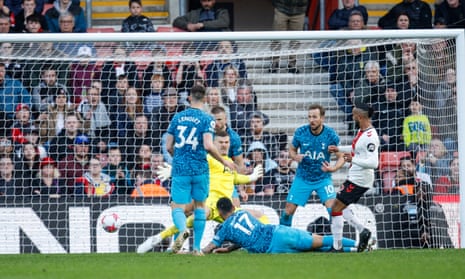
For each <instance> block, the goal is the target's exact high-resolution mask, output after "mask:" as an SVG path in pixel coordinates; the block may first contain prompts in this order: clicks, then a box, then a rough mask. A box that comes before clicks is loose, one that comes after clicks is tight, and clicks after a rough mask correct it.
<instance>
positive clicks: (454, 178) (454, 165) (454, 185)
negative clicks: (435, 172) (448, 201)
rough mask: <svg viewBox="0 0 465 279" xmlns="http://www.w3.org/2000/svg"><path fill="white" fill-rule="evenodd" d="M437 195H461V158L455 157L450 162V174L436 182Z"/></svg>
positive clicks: (435, 190)
mask: <svg viewBox="0 0 465 279" xmlns="http://www.w3.org/2000/svg"><path fill="white" fill-rule="evenodd" d="M434 185H435V186H434V193H435V194H439V195H440V194H459V193H460V181H459V158H458V157H454V158H453V159H452V160H450V164H449V174H447V175H443V176H441V177H439V178H438V179H436V181H435V182H434Z"/></svg>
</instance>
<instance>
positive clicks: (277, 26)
mask: <svg viewBox="0 0 465 279" xmlns="http://www.w3.org/2000/svg"><path fill="white" fill-rule="evenodd" d="M308 2H309V1H308V0H298V1H286V0H273V1H272V4H273V7H274V17H273V30H274V31H290V30H292V31H302V30H303V29H304V23H305V14H306V12H307V6H308ZM270 47H271V51H273V52H279V51H280V50H281V42H280V41H272V42H271V46H270ZM299 47H300V42H299V41H296V40H292V41H290V42H289V48H290V49H292V50H296V49H298V48H299ZM271 60H272V61H271V65H270V69H269V72H270V73H277V72H278V69H279V64H280V63H279V62H280V61H279V60H280V56H273V57H272V58H271ZM287 71H288V72H289V73H292V74H298V73H299V72H300V71H299V69H297V56H296V55H290V56H289V60H288V65H287Z"/></svg>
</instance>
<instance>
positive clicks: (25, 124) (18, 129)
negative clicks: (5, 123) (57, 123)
mask: <svg viewBox="0 0 465 279" xmlns="http://www.w3.org/2000/svg"><path fill="white" fill-rule="evenodd" d="M33 127H34V124H33V122H32V120H31V111H30V108H29V105H27V104H22V103H21V104H18V105H17V106H16V113H15V120H14V122H13V125H12V126H11V137H12V139H13V142H15V143H19V144H23V143H26V142H28V141H27V139H26V138H25V137H24V130H25V129H31V128H33Z"/></svg>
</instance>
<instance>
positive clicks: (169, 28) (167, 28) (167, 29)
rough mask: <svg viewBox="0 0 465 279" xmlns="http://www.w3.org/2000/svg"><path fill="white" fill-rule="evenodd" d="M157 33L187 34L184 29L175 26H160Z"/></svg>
mask: <svg viewBox="0 0 465 279" xmlns="http://www.w3.org/2000/svg"><path fill="white" fill-rule="evenodd" d="M157 32H186V31H184V30H182V29H179V28H177V27H173V26H158V27H157Z"/></svg>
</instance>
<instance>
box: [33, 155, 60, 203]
mask: <svg viewBox="0 0 465 279" xmlns="http://www.w3.org/2000/svg"><path fill="white" fill-rule="evenodd" d="M39 166H40V170H39V173H38V175H37V178H35V179H34V180H32V195H33V196H42V197H49V198H60V197H61V196H63V195H66V194H67V192H66V191H67V188H66V185H65V184H64V181H63V179H62V178H61V177H60V172H59V171H58V169H57V164H56V162H55V160H53V159H52V158H50V157H45V158H43V159H42V160H41V161H40V165H39Z"/></svg>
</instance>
